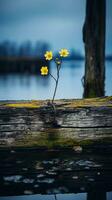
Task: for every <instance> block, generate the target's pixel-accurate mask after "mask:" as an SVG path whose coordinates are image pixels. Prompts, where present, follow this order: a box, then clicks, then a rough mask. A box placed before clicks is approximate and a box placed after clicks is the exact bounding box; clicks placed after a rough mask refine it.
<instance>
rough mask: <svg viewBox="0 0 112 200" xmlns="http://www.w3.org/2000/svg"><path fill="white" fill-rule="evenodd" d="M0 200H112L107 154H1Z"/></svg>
mask: <svg viewBox="0 0 112 200" xmlns="http://www.w3.org/2000/svg"><path fill="white" fill-rule="evenodd" d="M0 160H1V162H0V200H23V199H24V200H36V199H37V200H56V199H57V200H112V157H111V155H110V154H104V152H102V153H100V154H91V153H81V154H75V153H74V152H73V151H65V152H64V151H42V150H41V151H39V150H38V151H37V150H22V151H20V150H16V151H15V150H5V151H4V150H0Z"/></svg>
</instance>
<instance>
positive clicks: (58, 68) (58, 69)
mask: <svg viewBox="0 0 112 200" xmlns="http://www.w3.org/2000/svg"><path fill="white" fill-rule="evenodd" d="M60 68H61V66H59V65H57V79H56V85H55V90H54V94H53V98H52V104H53V103H54V98H55V95H56V91H57V87H58V81H59V71H60Z"/></svg>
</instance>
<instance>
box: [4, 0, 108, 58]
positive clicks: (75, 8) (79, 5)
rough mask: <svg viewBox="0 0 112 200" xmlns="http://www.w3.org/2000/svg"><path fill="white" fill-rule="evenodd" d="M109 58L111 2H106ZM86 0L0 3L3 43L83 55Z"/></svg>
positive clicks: (39, 0)
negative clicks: (38, 45)
mask: <svg viewBox="0 0 112 200" xmlns="http://www.w3.org/2000/svg"><path fill="white" fill-rule="evenodd" d="M106 2H107V9H106V11H107V14H106V54H112V48H111V44H112V37H111V35H112V28H111V27H112V15H111V8H112V1H111V0H107V1H106ZM85 9H86V0H78V1H77V0H75V1H74V0H66V3H65V1H64V0H61V1H60V0H57V1H53V0H30V1H27V0H19V1H15V0H10V1H8V0H1V1H0V26H1V33H0V36H1V37H0V42H3V41H7V40H8V41H11V42H15V43H16V44H17V45H20V44H21V43H23V42H24V41H28V40H30V41H31V42H32V44H33V45H34V44H35V43H36V41H40V42H45V43H48V44H49V45H50V47H51V50H53V51H58V50H60V49H61V48H67V49H76V50H77V51H79V52H80V53H81V54H83V55H84V44H83V41H82V27H83V23H84V20H85Z"/></svg>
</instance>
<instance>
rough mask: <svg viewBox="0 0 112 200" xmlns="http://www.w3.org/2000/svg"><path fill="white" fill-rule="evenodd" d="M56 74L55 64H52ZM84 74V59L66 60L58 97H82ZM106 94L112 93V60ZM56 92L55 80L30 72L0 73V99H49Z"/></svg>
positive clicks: (107, 76)
mask: <svg viewBox="0 0 112 200" xmlns="http://www.w3.org/2000/svg"><path fill="white" fill-rule="evenodd" d="M51 73H52V74H54V75H55V73H56V71H55V65H54V64H53V63H52V64H51ZM83 75H84V62H83V61H75V62H74V61H66V62H64V63H63V65H62V69H61V72H60V81H59V86H58V90H57V95H56V98H82V95H83V87H82V83H81V78H82V76H83ZM105 91H106V95H112V62H109V61H107V62H106V81H105ZM53 92H54V80H52V78H51V77H50V76H48V77H42V76H40V75H39V74H37V75H28V74H24V75H21V74H16V75H15V74H8V75H0V100H6V99H18V100H20V99H49V98H52V95H53Z"/></svg>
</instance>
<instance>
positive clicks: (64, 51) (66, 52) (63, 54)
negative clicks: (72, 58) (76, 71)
mask: <svg viewBox="0 0 112 200" xmlns="http://www.w3.org/2000/svg"><path fill="white" fill-rule="evenodd" d="M59 54H60V56H61V57H67V56H68V55H69V51H68V50H67V49H61V51H59Z"/></svg>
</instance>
